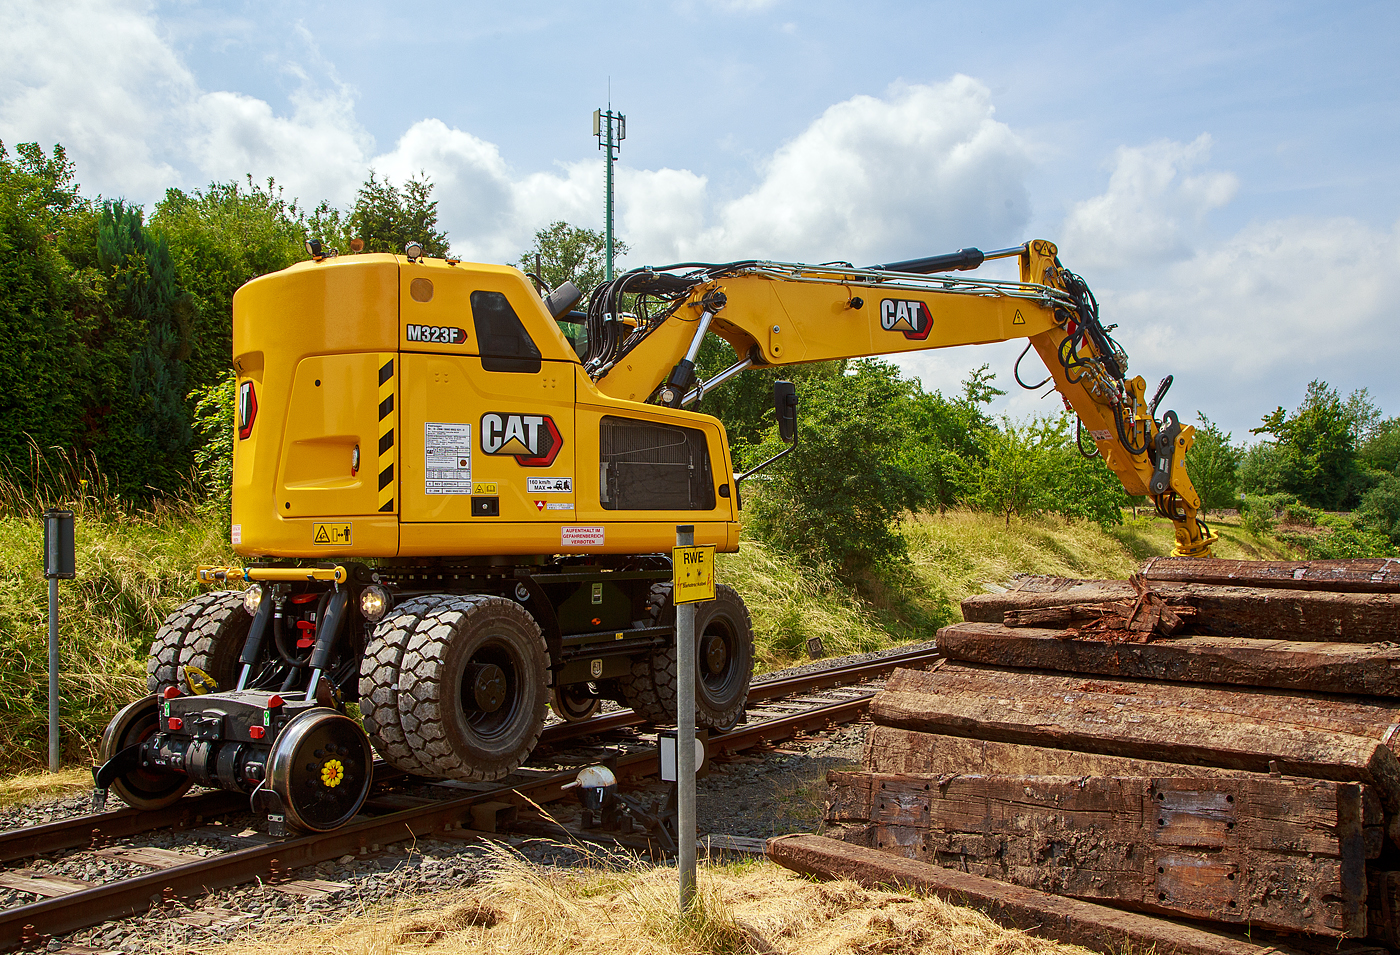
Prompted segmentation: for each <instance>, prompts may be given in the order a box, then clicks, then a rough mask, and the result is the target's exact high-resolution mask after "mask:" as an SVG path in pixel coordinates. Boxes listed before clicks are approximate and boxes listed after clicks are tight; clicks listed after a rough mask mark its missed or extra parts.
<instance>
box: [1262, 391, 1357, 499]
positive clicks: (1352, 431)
mask: <svg viewBox="0 0 1400 955" xmlns="http://www.w3.org/2000/svg"><path fill="white" fill-rule="evenodd" d="M1356 397H1357V396H1356V395H1353V403H1352V405H1351V406H1350V407H1349V406H1348V404H1346V403H1344V402H1343V401H1342V399H1341V398H1340V397H1339V396H1338V394H1337V390H1336V389H1335V388H1332V387H1330V386H1329V385H1328V384H1327V383H1326V382H1325V381H1312V382H1309V383H1308V390H1307V394H1306V396H1305V397H1304V398H1303V403H1302V404H1301V405H1299V406H1298V409H1297V410H1296V411H1294V412H1293V413H1291V414H1290V413H1288V412H1286V411H1284V409H1283V407H1282V406H1280V407H1279V408H1277V409H1275V410H1274V411H1272V412H1270V413H1269V414H1268V415H1266V416H1265V417H1264V420H1263V424H1262V425H1261V426H1260V427H1258V428H1254V429H1252V430H1251V433H1252V434H1269V435H1272V436H1273V438H1274V442H1275V444H1276V445H1277V447H1278V451H1279V456H1280V457H1279V480H1280V482H1281V484H1282V487H1281V488H1280V490H1284V491H1288V492H1289V493H1291V494H1294V495H1296V496H1297V497H1298V499H1299V500H1300V501H1302V502H1303V503H1304V504H1308V505H1311V506H1312V507H1320V508H1324V509H1326V510H1340V509H1342V508H1344V507H1346V506H1348V505H1349V504H1351V503H1352V502H1353V501H1354V500H1355V498H1356V497H1357V494H1358V492H1359V490H1360V488H1361V483H1362V480H1361V472H1360V469H1359V467H1358V464H1357V457H1356V444H1357V432H1358V430H1359V425H1358V417H1357V412H1358V407H1357V404H1358V403H1357V402H1356V401H1355V399H1356Z"/></svg>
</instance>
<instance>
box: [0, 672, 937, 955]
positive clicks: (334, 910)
mask: <svg viewBox="0 0 1400 955" xmlns="http://www.w3.org/2000/svg"><path fill="white" fill-rule="evenodd" d="M911 649H916V647H909V646H905V647H900V648H898V649H897V650H892V651H887V652H885V653H878V654H875V653H872V654H862V655H859V656H854V657H843V658H840V659H832V660H818V661H813V662H811V663H808V664H804V665H803V666H799V667H794V668H792V669H789V670H784V671H781V672H780V673H773V674H765V675H764V676H763V677H761V678H760V679H758V680H756V681H755V682H767V681H768V680H772V679H777V678H779V677H781V676H789V675H795V674H799V673H808V672H813V671H817V670H823V669H827V668H830V667H835V666H841V665H846V664H850V663H855V662H864V661H867V660H873V659H877V658H878V657H880V656H887V655H892V654H896V653H905V652H908V651H909V650H911ZM813 695H816V694H813ZM868 725H869V724H868V723H866V722H860V723H853V724H848V725H844V726H837V727H833V728H831V729H829V730H827V731H825V732H823V733H818V734H812V735H810V736H799V737H797V738H795V739H792V740H788V741H785V742H782V743H779V744H777V745H775V746H766V747H760V748H758V749H754V750H748V751H745V752H744V753H741V754H739V755H737V756H734V757H731V758H728V759H717V760H715V761H713V762H712V764H711V765H709V766H707V767H706V768H705V770H704V772H703V773H702V775H701V778H700V779H699V780H698V782H697V806H696V810H697V812H696V815H697V825H698V828H699V830H700V832H701V834H702V836H703V835H704V834H707V833H708V834H722V835H729V836H741V837H748V838H752V839H763V838H767V837H769V836H773V835H777V834H781V833H784V832H795V831H812V830H815V829H817V828H818V827H819V826H820V825H821V819H822V814H823V812H824V809H825V794H826V773H827V771H828V770H831V769H837V768H853V767H855V766H857V765H858V764H859V761H860V754H861V749H862V746H863V745H864V741H865V734H866V730H867V728H868ZM610 749H612V748H610V747H596V748H590V749H589V750H588V751H587V752H580V751H579V750H571V751H569V752H567V753H565V752H560V753H559V754H558V761H557V764H556V765H557V766H558V767H559V768H564V767H565V766H567V765H574V766H577V765H581V764H584V763H587V762H591V761H592V759H591V758H590V757H594V758H601V757H602V756H605V755H607V753H608V752H609V750H610ZM581 757H582V758H581ZM89 809H90V797H89V796H87V795H86V794H84V795H79V796H67V797H63V798H59V799H50V800H44V801H41V802H36V803H32V804H29V805H25V806H16V807H10V808H7V809H3V810H0V830H5V829H13V828H18V827H24V826H32V825H38V824H41V823H44V822H50V821H55V820H58V819H63V818H68V817H71V816H74V815H80V814H83V813H86V812H88V811H89ZM221 822H222V825H221V826H219V827H218V829H219V830H221V831H227V832H228V833H229V834H230V835H233V834H236V833H238V832H239V831H240V830H243V831H246V830H247V829H250V828H255V827H256V826H258V825H259V824H260V820H258V819H256V818H255V817H254V816H253V815H252V814H251V813H248V814H242V815H239V816H234V817H225V818H224V819H223V820H222V821H221ZM208 830H209V827H204V829H203V830H200V831H196V832H173V831H172V832H160V833H148V834H146V835H143V836H139V837H134V838H132V839H129V840H116V841H114V842H113V843H112V845H113V846H114V847H119V846H121V845H123V844H129V845H131V846H142V847H156V848H163V849H174V850H178V851H180V852H182V853H189V854H192V855H214V854H217V853H219V852H223V851H228V850H229V849H230V848H232V847H234V844H233V843H231V842H230V840H228V839H224V838H221V837H220V836H219V835H218V834H210V833H209V831H208ZM502 846H504V847H506V851H512V852H516V853H519V854H520V855H521V856H523V857H524V858H526V859H529V860H531V861H532V862H535V863H538V864H541V865H550V866H559V867H568V866H573V865H577V864H579V863H580V862H582V861H584V860H585V859H586V858H588V857H590V856H591V857H596V856H597V855H598V854H599V853H600V852H602V853H606V852H607V851H608V850H599V849H596V848H595V847H584V848H580V847H579V846H576V845H573V844H570V843H568V842H561V841H556V840H552V839H547V838H533V837H528V836H521V835H510V834H503V835H502V836H501V838H500V842H499V844H497V845H490V844H487V843H483V842H474V841H455V840H454V841H447V840H437V839H427V840H419V841H418V842H416V843H414V844H412V845H410V844H408V843H401V844H397V845H391V846H386V847H384V849H383V850H382V851H380V852H374V853H370V854H367V855H363V856H353V855H346V856H341V857H340V858H339V859H337V860H334V861H331V862H323V863H321V864H320V865H317V866H312V867H307V868H305V869H300V870H296V871H294V872H292V873H290V875H289V879H290V880H292V881H293V883H294V884H293V885H291V886H289V887H287V888H285V889H284V888H283V887H282V886H280V885H269V884H263V883H252V884H245V885H240V886H233V887H229V888H225V889H220V890H217V891H215V892H212V893H210V894H208V895H206V896H203V897H202V898H199V899H195V900H190V901H189V902H188V903H187V904H185V903H172V904H170V905H168V906H166V907H164V908H162V909H153V910H152V912H150V913H148V914H147V915H144V916H141V917H134V918H129V919H125V920H122V921H119V922H109V923H106V924H104V925H100V926H96V927H94V928H89V929H85V930H82V931H79V932H74V933H72V934H70V935H67V936H65V937H63V938H55V939H52V940H51V941H50V942H49V943H48V948H49V950H50V951H53V952H61V951H64V950H65V949H69V948H70V946H71V947H72V950H73V951H82V952H86V953H91V952H94V951H96V952H104V951H105V952H123V953H138V952H141V953H145V952H151V953H155V952H167V951H172V950H177V949H189V948H199V949H204V948H209V947H213V946H216V945H218V944H219V943H222V942H227V941H229V940H230V939H234V938H237V937H239V936H240V935H241V934H243V933H244V932H245V931H248V930H251V929H254V928H256V929H257V930H259V931H262V930H265V929H266V928H267V927H268V926H269V925H275V924H277V923H279V922H286V923H288V924H296V925H306V924H308V923H310V922H319V921H336V920H339V919H342V918H345V917H347V916H350V915H353V914H356V913H358V912H360V911H362V910H364V909H366V908H368V907H370V906H373V905H377V904H379V903H381V902H384V901H387V900H389V899H392V898H394V897H396V896H400V895H404V894H419V893H428V892H437V891H444V890H448V889H454V888H461V887H462V886H463V885H469V884H471V883H473V882H475V881H477V880H479V879H481V878H482V877H483V876H485V875H486V874H487V872H488V871H489V870H490V868H491V866H492V864H493V860H494V859H496V858H497V857H498V855H499V853H500V852H502V851H503V850H502V848H501V847H502ZM12 868H16V869H21V868H22V869H24V870H26V871H27V872H35V873H38V874H42V875H55V876H62V877H67V878H71V879H81V880H84V881H88V882H92V883H94V884H105V883H108V882H111V881H114V880H119V879H124V878H127V877H129V876H133V875H139V874H145V873H147V872H150V871H151V870H150V869H149V868H147V867H145V866H142V865H138V864H136V863H133V862H127V861H122V860H121V859H118V858H112V857H111V856H105V857H104V856H97V855H95V854H94V853H92V852H90V851H85V850H72V851H69V852H64V853H57V854H56V857H52V858H50V857H41V858H38V859H31V860H27V861H26V862H25V863H19V864H17V865H16V866H14V867H12ZM308 880H310V881H311V884H310V885H309V886H307V885H301V886H298V885H297V883H306V882H307V881H308ZM38 898H39V896H37V895H35V894H32V893H27V892H21V891H18V890H13V889H4V888H0V908H11V907H14V906H17V905H23V904H27V903H29V902H33V901H36V900H38Z"/></svg>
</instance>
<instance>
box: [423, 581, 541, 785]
mask: <svg viewBox="0 0 1400 955" xmlns="http://www.w3.org/2000/svg"><path fill="white" fill-rule="evenodd" d="M423 599H425V600H426V599H432V600H434V601H435V606H434V607H433V608H432V609H431V611H425V612H424V613H423V616H422V620H421V621H420V622H419V624H418V625H417V626H416V627H415V628H414V630H413V633H412V634H411V635H410V636H409V639H408V644H407V646H406V648H405V651H404V655H403V660H402V661H401V663H400V664H399V696H398V703H399V723H400V725H401V726H402V728H403V734H404V740H405V742H406V743H407V744H408V746H409V748H410V749H411V750H412V752H413V754H414V757H415V759H417V760H418V761H419V762H420V763H421V764H422V765H423V767H424V770H425V771H426V773H427V774H428V775H433V776H445V777H448V778H451V779H461V780H467V781H490V780H494V779H500V778H501V777H502V776H505V775H508V774H509V773H511V772H513V771H514V770H515V769H516V768H517V767H519V766H520V764H521V763H523V762H525V760H526V758H527V757H528V756H529V755H530V751H531V750H532V749H534V747H535V743H536V741H538V740H539V738H540V733H541V732H542V731H543V730H544V721H545V717H546V715H547V714H548V712H549V696H550V693H549V651H548V649H547V648H546V646H545V642H544V635H543V634H542V633H541V632H540V627H539V624H537V623H536V622H535V619H534V618H533V617H531V616H530V614H529V613H528V612H527V611H526V610H525V609H524V608H523V607H521V606H520V605H519V604H517V603H515V602H514V601H511V600H506V599H504V598H501V597H489V596H466V597H457V596H447V595H443V596H437V597H433V598H423Z"/></svg>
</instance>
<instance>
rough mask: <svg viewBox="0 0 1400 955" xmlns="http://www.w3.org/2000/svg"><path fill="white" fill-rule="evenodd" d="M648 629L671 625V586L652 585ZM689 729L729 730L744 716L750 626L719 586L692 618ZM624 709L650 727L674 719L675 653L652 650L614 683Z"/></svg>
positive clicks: (739, 602) (736, 599)
mask: <svg viewBox="0 0 1400 955" xmlns="http://www.w3.org/2000/svg"><path fill="white" fill-rule="evenodd" d="M648 605H649V607H650V609H651V617H652V625H653V626H658V627H659V626H673V625H674V624H675V620H676V610H675V607H674V606H673V605H672V603H671V585H670V584H657V585H656V586H654V587H652V592H651V596H650V597H649V598H648ZM695 637H696V639H695V643H696V647H695V654H696V660H695V725H696V726H698V727H701V728H704V729H714V730H727V729H731V728H732V727H733V726H734V725H735V724H737V723H738V722H739V720H741V719H742V718H743V716H744V703H745V701H747V699H748V695H749V682H750V680H751V679H752V677H753V624H752V623H751V622H750V620H749V611H748V608H747V607H746V606H744V601H743V599H742V598H741V597H740V596H739V594H738V593H737V592H736V591H735V590H734V588H733V587H728V586H725V585H724V584H720V585H719V586H717V587H716V588H715V599H714V600H709V601H706V602H705V603H702V604H699V605H698V606H697V608H696V614H695ZM620 683H621V685H622V690H623V695H624V697H625V699H626V701H627V705H628V706H630V707H632V709H633V710H635V711H636V712H637V714H638V715H640V716H642V717H644V718H646V719H648V720H650V721H651V722H653V723H667V724H674V723H675V721H676V650H675V647H674V646H668V647H666V648H665V649H661V650H656V651H653V653H652V655H651V656H650V657H648V658H646V659H644V660H639V661H637V662H636V663H634V664H633V665H632V672H631V673H630V674H629V675H627V676H624V677H622V679H621V680H620Z"/></svg>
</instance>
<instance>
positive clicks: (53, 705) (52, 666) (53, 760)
mask: <svg viewBox="0 0 1400 955" xmlns="http://www.w3.org/2000/svg"><path fill="white" fill-rule="evenodd" d="M49 772H51V773H56V772H58V578H57V577H50V578H49Z"/></svg>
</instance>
